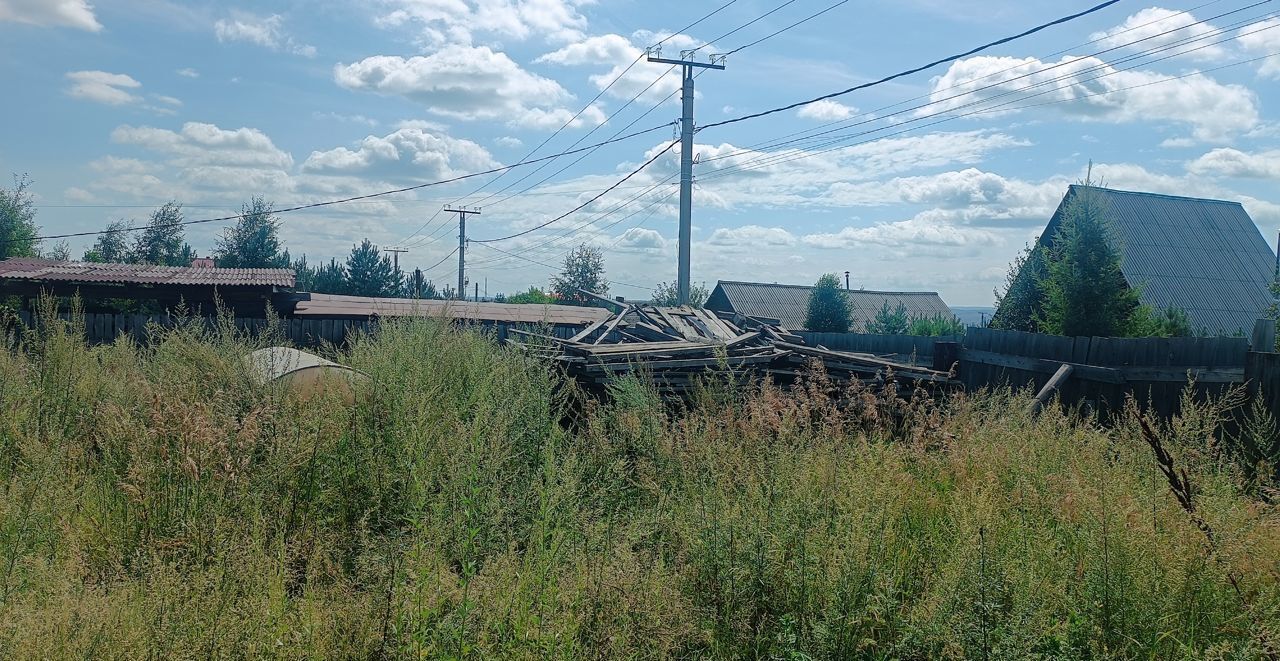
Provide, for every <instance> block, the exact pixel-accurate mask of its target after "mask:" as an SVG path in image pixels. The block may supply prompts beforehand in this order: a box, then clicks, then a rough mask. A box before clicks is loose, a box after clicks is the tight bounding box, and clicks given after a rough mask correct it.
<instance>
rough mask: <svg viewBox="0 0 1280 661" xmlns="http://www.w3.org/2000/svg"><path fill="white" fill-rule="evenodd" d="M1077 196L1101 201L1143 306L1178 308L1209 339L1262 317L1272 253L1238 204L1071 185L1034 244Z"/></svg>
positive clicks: (1044, 239)
mask: <svg viewBox="0 0 1280 661" xmlns="http://www.w3.org/2000/svg"><path fill="white" fill-rule="evenodd" d="M1085 190H1089V191H1092V192H1094V193H1096V194H1099V195H1101V196H1102V198H1103V199H1104V200H1105V201H1106V204H1107V207H1108V211H1109V212H1110V213H1109V214H1108V218H1109V220H1110V221H1111V230H1112V232H1111V234H1112V235H1113V239H1112V241H1113V245H1114V247H1115V248H1116V250H1117V251H1118V252H1119V253H1120V271H1121V272H1122V273H1123V274H1124V277H1125V280H1126V281H1127V282H1128V283H1129V286H1130V287H1135V288H1137V289H1138V290H1139V294H1140V297H1141V299H1142V302H1143V303H1145V304H1147V305H1150V306H1153V307H1157V308H1169V307H1177V308H1182V309H1183V310H1185V311H1186V313H1187V317H1188V318H1189V319H1190V321H1191V327H1192V329H1194V330H1196V331H1198V332H1199V331H1205V332H1209V333H1211V334H1223V335H1231V334H1234V333H1236V332H1243V333H1245V334H1248V333H1249V332H1250V331H1251V330H1252V329H1253V325H1254V322H1255V321H1257V320H1258V319H1259V318H1261V317H1262V316H1264V315H1265V313H1266V310H1267V307H1268V306H1269V305H1271V302H1272V296H1271V293H1270V291H1269V289H1268V286H1269V285H1270V283H1271V281H1272V278H1274V276H1275V266H1276V262H1275V259H1276V255H1275V253H1273V252H1272V251H1271V248H1270V247H1269V246H1268V245H1267V241H1266V239H1264V238H1263V237H1262V233H1261V232H1259V231H1258V227H1257V226H1256V225H1254V223H1253V220H1252V219H1251V218H1250V217H1249V214H1248V213H1246V212H1245V210H1244V207H1243V206H1241V205H1240V203H1239V202H1227V201H1223V200H1208V199H1202V198H1194V197H1177V196H1173V195H1158V194H1155V193H1137V192H1132V191H1121V190H1113V189H1110V188H1098V187H1085V186H1079V185H1072V186H1071V187H1070V188H1068V190H1067V194H1066V195H1065V196H1064V197H1063V198H1062V203H1061V204H1059V205H1058V210H1057V211H1055V212H1054V214H1053V218H1052V219H1051V220H1050V221H1049V225H1048V226H1047V227H1045V231H1044V232H1043V233H1042V234H1041V235H1040V239H1039V244H1040V245H1048V244H1049V243H1051V242H1052V240H1053V237H1054V235H1055V234H1057V231H1058V227H1059V225H1061V223H1062V214H1063V212H1064V210H1065V209H1066V206H1067V204H1068V203H1069V202H1070V200H1071V199H1072V198H1073V197H1074V196H1075V195H1079V194H1081V192H1083V191H1085Z"/></svg>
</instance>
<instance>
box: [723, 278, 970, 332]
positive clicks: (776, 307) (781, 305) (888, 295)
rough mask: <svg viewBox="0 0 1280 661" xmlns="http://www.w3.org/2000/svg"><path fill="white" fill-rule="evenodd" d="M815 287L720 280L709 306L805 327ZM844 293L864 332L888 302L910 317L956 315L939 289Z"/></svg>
mask: <svg viewBox="0 0 1280 661" xmlns="http://www.w3.org/2000/svg"><path fill="white" fill-rule="evenodd" d="M812 291H813V287H811V286H808V285H779V284H768V283H763V282H738V281H733V280H721V281H719V282H717V283H716V288H715V289H713V290H712V291H711V295H710V296H708V297H707V303H706V307H707V309H708V310H715V311H718V312H737V313H739V314H745V315H748V316H752V317H762V318H765V319H776V320H777V321H778V322H779V324H780V325H781V326H782V327H783V328H786V329H787V330H805V327H804V323H805V318H806V317H807V316H808V312H809V294H810V293H811V292H812ZM844 295H845V298H846V299H847V300H848V301H849V307H850V310H851V311H852V315H851V322H852V323H851V324H850V326H849V330H850V331H853V332H865V330H866V327H867V322H869V321H871V320H872V319H873V318H875V315H876V313H877V312H879V311H880V310H881V308H882V307H884V304H885V303H886V302H888V303H889V308H890V309H895V308H897V307H898V306H899V305H902V306H904V307H905V308H906V309H907V316H909V317H934V316H938V315H941V316H943V317H947V318H950V317H954V316H955V315H953V314H952V313H951V308H949V307H947V304H946V303H944V302H943V301H942V297H941V296H939V295H938V293H937V292H931V291H919V292H912V291H873V290H869V289H856V290H845V292H844Z"/></svg>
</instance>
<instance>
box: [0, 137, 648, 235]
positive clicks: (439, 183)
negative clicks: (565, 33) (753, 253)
mask: <svg viewBox="0 0 1280 661" xmlns="http://www.w3.org/2000/svg"><path fill="white" fill-rule="evenodd" d="M668 126H670V124H663V125H661V126H655V127H652V128H648V129H645V130H643V131H636V132H634V133H629V134H627V135H624V136H621V137H618V138H614V139H610V140H605V141H602V142H598V143H596V144H593V145H588V146H586V147H580V148H578V149H573V150H569V151H567V152H561V153H558V154H551V155H549V156H542V157H540V158H535V159H532V160H528V161H520V162H518V163H512V164H511V165H503V166H499V167H496V168H490V169H488V170H483V171H480V172H472V173H469V174H462V175H458V176H456V177H450V178H448V179H440V180H437V181H428V182H425V183H421V184H414V185H412V186H405V187H402V188H394V189H391V190H385V191H379V192H377V193H367V194H364V195H353V196H351V197H344V198H339V199H336V200H325V201H323V202H312V203H310V204H300V205H297V206H292V207H285V208H283V209H275V210H274V213H277V214H283V213H292V212H295V211H305V210H307V209H317V208H321V207H330V206H334V205H337V204H349V203H351V202H359V201H362V200H370V199H375V198H379V197H385V196H387V195H396V194H398V193H407V192H409V191H415V190H420V189H423V188H430V187H432V186H443V185H445V184H452V183H456V182H459V181H465V180H467V179H474V178H475V177H483V176H484V175H487V174H493V173H495V172H504V171H506V170H511V169H513V168H518V167H520V166H523V165H532V164H534V163H540V162H542V161H545V160H549V159H552V158H557V157H560V156H567V155H571V154H578V153H581V152H584V151H587V150H589V149H594V148H596V147H601V146H603V145H607V144H611V143H614V142H621V141H623V140H628V139H630V138H634V137H637V136H641V135H645V134H647V133H652V132H654V131H658V130H661V129H664V128H667V127H668ZM669 148H670V147H668V149H669ZM245 215H246V214H244V213H237V214H232V215H227V216H219V217H216V218H201V219H199V220H184V221H182V222H179V223H168V224H165V225H160V226H159V227H183V226H186V225H201V224H204V223H216V222H222V221H228V220H238V219H240V218H244V217H245ZM147 227H149V226H147V225H142V226H138V227H126V228H122V229H119V230H97V231H93V232H71V233H67V234H46V235H43V236H36V237H31V238H29V239H22V240H24V241H27V240H30V241H44V240H47V239H70V238H75V237H82V236H98V235H100V234H108V233H112V232H136V231H139V230H143V229H146V228H147ZM17 240H18V239H5V240H0V245H3V244H6V243H12V242H14V241H17Z"/></svg>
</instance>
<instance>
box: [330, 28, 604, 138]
mask: <svg viewBox="0 0 1280 661" xmlns="http://www.w3.org/2000/svg"><path fill="white" fill-rule="evenodd" d="M334 79H335V80H336V81H337V83H338V84H339V85H341V86H343V87H346V88H348V89H354V90H364V91H370V92H377V93H380V94H394V95H399V96H403V97H406V98H408V99H411V100H413V101H417V102H420V103H422V104H424V105H425V106H426V107H427V109H428V110H429V111H431V112H433V113H436V114H438V115H443V116H446V117H454V118H457V119H463V120H492V119H505V120H507V123H508V124H509V125H510V126H520V127H536V128H547V127H551V128H558V127H559V126H560V125H561V124H563V123H564V122H565V121H567V120H568V119H569V117H571V116H572V113H570V112H568V111H566V110H564V109H563V108H562V107H561V104H562V103H564V102H567V101H569V100H571V98H572V97H571V95H570V94H569V92H568V91H566V90H565V89H564V88H563V87H561V86H560V84H559V83H557V82H555V81H554V80H551V79H549V78H544V77H542V76H539V75H537V74H533V73H530V72H528V71H526V70H524V69H522V68H520V65H518V64H516V63H515V62H514V61H513V60H512V59H511V58H510V57H507V55H506V54H505V53H498V52H494V51H493V50H491V49H490V48H488V47H484V46H482V47H478V48H472V47H469V46H446V47H444V48H442V49H440V50H438V51H436V52H435V53H432V54H431V55H426V56H416V57H410V58H404V57H398V56H392V55H377V56H373V57H368V58H365V59H363V60H360V61H359V62H355V63H352V64H338V65H337V66H335V67H334ZM603 120H604V114H603V113H602V112H601V111H600V109H599V108H596V107H592V108H590V109H588V111H587V112H584V113H583V116H582V117H580V118H579V119H578V120H575V122H576V123H579V124H581V123H591V122H594V123H597V124H598V123H600V122H601V121H603Z"/></svg>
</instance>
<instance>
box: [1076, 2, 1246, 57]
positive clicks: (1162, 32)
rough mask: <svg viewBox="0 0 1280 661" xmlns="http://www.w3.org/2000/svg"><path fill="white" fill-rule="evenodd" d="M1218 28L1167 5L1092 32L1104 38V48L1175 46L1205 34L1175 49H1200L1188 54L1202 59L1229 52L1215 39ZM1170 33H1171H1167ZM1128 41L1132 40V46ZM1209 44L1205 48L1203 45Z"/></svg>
mask: <svg viewBox="0 0 1280 661" xmlns="http://www.w3.org/2000/svg"><path fill="white" fill-rule="evenodd" d="M1217 32H1218V29H1217V28H1215V27H1214V26H1213V25H1212V24H1210V23H1201V22H1200V21H1199V20H1198V19H1196V17H1195V16H1194V15H1192V14H1190V13H1188V12H1180V11H1174V10H1172V9H1164V8H1163V7H1147V8H1146V9H1143V10H1141V11H1139V12H1138V13H1136V14H1133V15H1132V16H1130V17H1129V18H1127V19H1125V21H1124V23H1121V24H1120V25H1118V26H1116V27H1114V28H1112V29H1110V30H1107V31H1106V32H1098V33H1095V34H1093V35H1091V36H1090V37H1089V38H1090V39H1100V40H1101V41H1100V42H1099V45H1101V46H1102V47H1104V48H1117V47H1125V48H1129V49H1133V50H1139V49H1143V50H1145V49H1149V48H1161V47H1164V46H1172V45H1173V44H1176V43H1180V42H1183V41H1184V40H1187V39H1195V38H1198V37H1204V39H1203V40H1202V41H1195V42H1192V43H1189V44H1187V45H1186V46H1185V47H1175V48H1172V49H1171V50H1170V51H1168V52H1171V53H1176V52H1180V51H1182V50H1189V49H1193V48H1195V49H1198V50H1195V51H1194V52H1192V53H1189V54H1188V57H1191V58H1193V59H1197V60H1202V61H1215V60H1221V59H1223V58H1224V57H1226V56H1227V49H1225V48H1223V47H1222V46H1220V45H1212V46H1208V45H1207V44H1211V43H1213V41H1214V40H1213V38H1212V35H1214V34H1215V33H1217ZM1166 33H1167V34H1166ZM1128 44H1132V46H1129V45H1128ZM1201 46H1205V47H1204V48H1200V47H1201Z"/></svg>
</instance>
